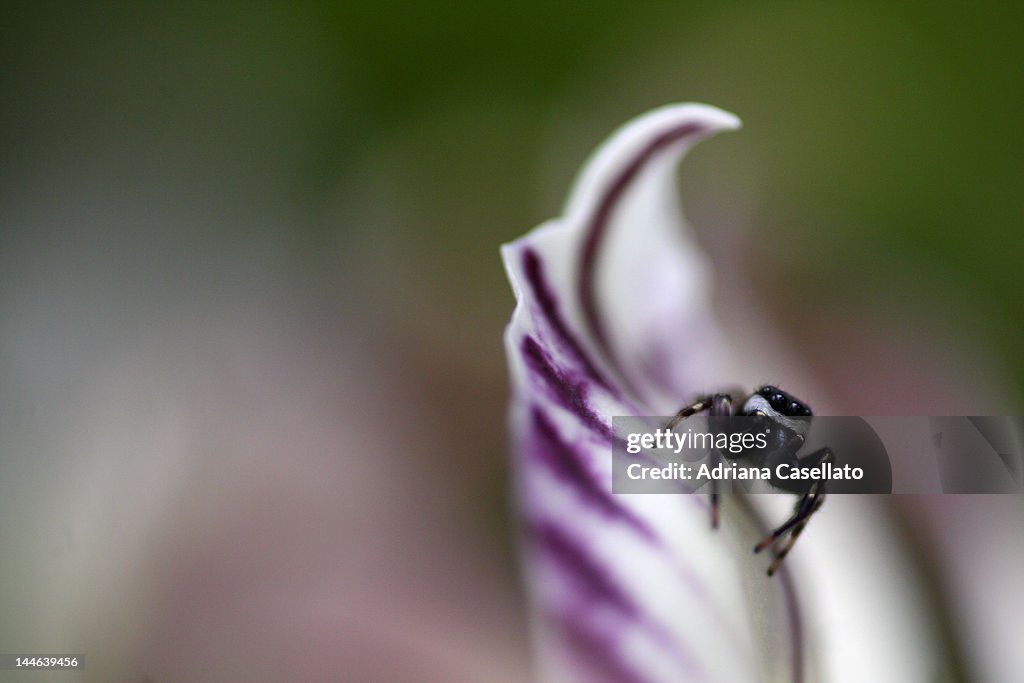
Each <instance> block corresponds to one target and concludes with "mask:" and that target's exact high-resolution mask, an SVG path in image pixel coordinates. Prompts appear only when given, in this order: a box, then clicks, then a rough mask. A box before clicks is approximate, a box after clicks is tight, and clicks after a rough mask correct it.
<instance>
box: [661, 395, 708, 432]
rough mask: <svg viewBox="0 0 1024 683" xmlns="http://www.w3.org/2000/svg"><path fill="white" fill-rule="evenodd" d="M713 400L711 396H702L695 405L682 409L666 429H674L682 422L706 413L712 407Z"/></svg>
mask: <svg viewBox="0 0 1024 683" xmlns="http://www.w3.org/2000/svg"><path fill="white" fill-rule="evenodd" d="M712 398H713V397H711V396H702V397H700V398H698V399H697V400H696V401H694V402H693V403H691V404H690V405H688V406H685V407H683V408H680V409H679V412H678V413H676V414H675V417H673V418H672V420H671V421H670V422H669V423H668V424H667V425H665V429H672V428H673V427H675V426H676V425H677V424H679V423H680V422H681V421H682V420H685V419H686V418H688V417H690V416H691V415H696V414H697V413H701V412H704V411H705V410H707V409H708V408H710V407H711V401H712Z"/></svg>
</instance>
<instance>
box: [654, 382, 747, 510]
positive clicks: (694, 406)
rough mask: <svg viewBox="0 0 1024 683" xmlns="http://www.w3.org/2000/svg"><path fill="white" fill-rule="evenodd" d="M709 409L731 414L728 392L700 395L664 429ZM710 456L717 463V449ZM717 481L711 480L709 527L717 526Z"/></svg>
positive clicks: (717, 414) (713, 414) (716, 413)
mask: <svg viewBox="0 0 1024 683" xmlns="http://www.w3.org/2000/svg"><path fill="white" fill-rule="evenodd" d="M705 410H707V411H709V415H710V416H711V417H728V416H730V415H732V397H731V396H730V395H729V394H715V395H714V396H702V397H701V398H698V399H697V400H696V401H694V402H693V403H691V404H690V405H688V406H685V407H683V408H682V409H680V410H679V412H678V413H676V414H675V417H673V418H672V420H671V421H670V422H669V423H668V425H666V427H665V429H672V428H673V427H675V426H676V425H677V424H679V423H680V422H681V421H682V420H684V419H686V418H688V417H690V416H691V415H695V414H697V413H701V412H704V411H705ZM711 457H712V458H713V459H714V461H715V462H714V464H716V465H717V464H718V461H719V458H720V457H721V456H720V455H719V453H718V449H716V448H712V449H711ZM718 498H719V495H718V481H717V480H714V479H712V480H711V528H712V529H717V528H718Z"/></svg>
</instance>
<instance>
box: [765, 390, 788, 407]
mask: <svg viewBox="0 0 1024 683" xmlns="http://www.w3.org/2000/svg"><path fill="white" fill-rule="evenodd" d="M768 402H769V403H771V404H772V408H775V409H776V410H782V408H783V407H784V406H785V405H786V397H785V396H783V395H782V394H778V393H776V394H772V395H771V398H769V399H768Z"/></svg>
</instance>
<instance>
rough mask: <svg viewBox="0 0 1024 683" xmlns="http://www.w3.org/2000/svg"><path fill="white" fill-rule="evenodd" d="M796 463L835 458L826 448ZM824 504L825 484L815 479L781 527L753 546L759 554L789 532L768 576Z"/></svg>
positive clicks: (813, 462) (821, 462)
mask: <svg viewBox="0 0 1024 683" xmlns="http://www.w3.org/2000/svg"><path fill="white" fill-rule="evenodd" d="M797 462H798V463H799V464H800V465H801V466H803V467H807V466H812V467H813V466H821V465H824V464H825V463H826V462H830V463H834V462H835V456H834V455H833V453H832V449H831V448H828V447H826V448H821V449H819V450H816V451H814V452H813V453H810V454H808V455H806V456H804V457H802V458H799V459H798V460H797ZM824 502H825V482H824V481H823V480H821V479H816V480H814V481H813V482H812V483H811V485H810V486H809V487H807V490H806V491H804V493H803V495H802V496H801V497H800V499H799V500H798V501H797V503H796V506H795V507H794V509H793V514H792V515H790V517H789V519H787V520H786V521H785V522H783V523H782V525H781V526H779V527H778V528H777V529H775V530H774V531H773V532H771V533H770V534H768V535H767V536H765V537H764V538H763V539H761V541H760V542H759V543H758V544H757V545H756V546H754V552H755V553H759V552H761V551H762V550H764V549H765V548H767V547H768V546H770V545H772V544H773V543H775V541H776V540H777V539H779V538H780V537H781V536H783V535H784V534H785V533H786V532H789V538H787V539H786V542H785V543H784V544H783V546H782V547H781V548H780V549H779V550H778V552H776V554H775V558H774V559H773V560H772V563H771V565H769V567H768V576H771V575H773V574H774V573H775V571H776V570H777V569H778V568H779V565H780V564H781V563H782V560H783V559H784V558H785V557H786V555H788V554H789V551H790V550H792V548H793V544H794V543H796V539H797V538H799V536H800V534H801V533H802V532H803V530H804V527H805V526H807V522H808V520H810V518H811V516H812V515H813V514H814V513H815V512H817V511H818V509H819V508H820V507H821V504H822V503H824Z"/></svg>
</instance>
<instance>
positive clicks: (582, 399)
mask: <svg viewBox="0 0 1024 683" xmlns="http://www.w3.org/2000/svg"><path fill="white" fill-rule="evenodd" d="M522 351H523V355H524V356H525V357H526V363H527V366H529V368H530V369H531V370H532V371H533V372H534V373H536V374H538V375H540V376H541V377H542V378H543V379H544V382H545V383H546V384H547V385H548V386H549V387H550V388H551V389H552V390H553V391H554V392H555V395H556V396H557V398H558V399H559V401H560V402H561V403H562V406H563V407H564V408H565V409H566V410H568V411H570V412H572V413H573V414H574V415H576V417H578V418H579V419H580V420H581V421H582V422H583V424H585V425H587V426H588V427H590V428H591V429H593V430H594V431H595V432H597V433H598V434H600V435H601V436H604V437H607V438H608V439H611V436H612V430H611V427H610V426H609V425H607V424H605V423H604V422H603V421H602V420H601V418H599V417H598V416H597V414H596V413H595V412H594V411H593V410H591V408H590V406H589V405H587V396H586V384H585V382H584V381H580V380H576V379H574V378H571V377H569V374H570V373H568V372H561V371H559V370H558V368H556V367H555V366H554V364H553V363H552V362H551V359H550V357H549V356H548V353H547V352H546V351H545V350H544V349H543V348H542V347H541V345H540V343H539V342H538V341H537V340H536V339H534V338H533V337H530V336H526V337H523V344H522Z"/></svg>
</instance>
